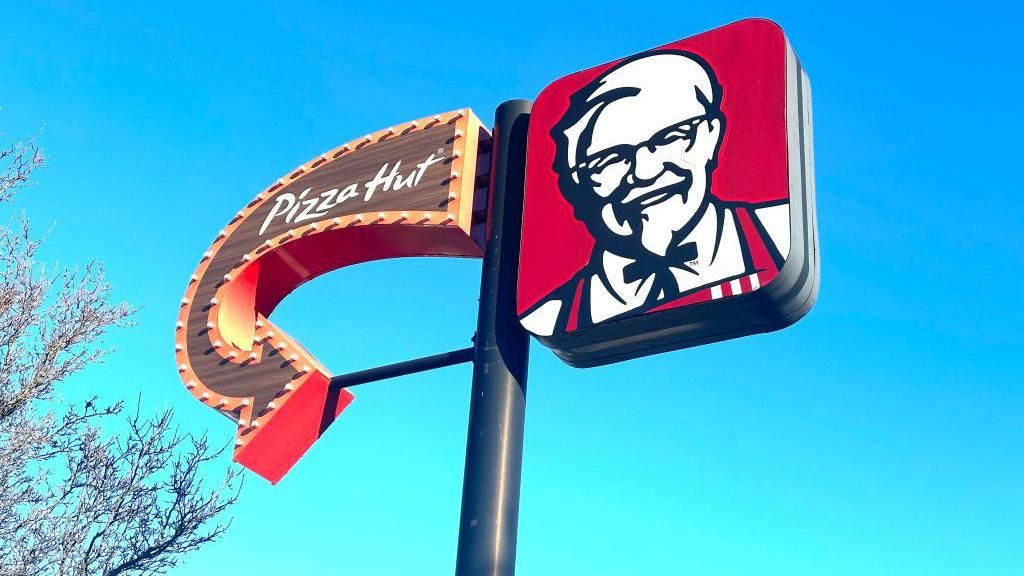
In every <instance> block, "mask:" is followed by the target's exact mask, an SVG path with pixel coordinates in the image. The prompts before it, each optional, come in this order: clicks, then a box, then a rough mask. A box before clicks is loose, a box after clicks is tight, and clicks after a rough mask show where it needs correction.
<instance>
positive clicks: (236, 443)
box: [235, 438, 245, 446]
mask: <svg viewBox="0 0 1024 576" xmlns="http://www.w3.org/2000/svg"><path fill="white" fill-rule="evenodd" d="M243 444H245V442H242V440H241V438H239V439H238V440H235V446H241V445H243Z"/></svg>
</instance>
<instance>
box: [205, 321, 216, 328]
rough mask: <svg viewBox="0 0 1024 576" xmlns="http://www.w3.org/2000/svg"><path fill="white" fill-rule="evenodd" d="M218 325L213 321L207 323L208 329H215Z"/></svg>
mask: <svg viewBox="0 0 1024 576" xmlns="http://www.w3.org/2000/svg"><path fill="white" fill-rule="evenodd" d="M216 326H217V325H216V324H214V323H213V322H207V323H206V328H207V329H208V330H213V329H214V328H215V327H216Z"/></svg>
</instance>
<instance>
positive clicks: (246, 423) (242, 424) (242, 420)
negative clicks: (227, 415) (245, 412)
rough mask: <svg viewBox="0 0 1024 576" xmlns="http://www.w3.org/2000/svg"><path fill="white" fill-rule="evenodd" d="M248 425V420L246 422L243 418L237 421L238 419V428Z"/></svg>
mask: <svg viewBox="0 0 1024 576" xmlns="http://www.w3.org/2000/svg"><path fill="white" fill-rule="evenodd" d="M248 424H249V421H248V420H246V419H245V418H239V419H238V425H239V426H246V425H248Z"/></svg>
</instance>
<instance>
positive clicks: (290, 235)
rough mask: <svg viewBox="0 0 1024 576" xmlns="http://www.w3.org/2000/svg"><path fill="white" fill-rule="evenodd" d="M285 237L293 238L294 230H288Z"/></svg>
mask: <svg viewBox="0 0 1024 576" xmlns="http://www.w3.org/2000/svg"><path fill="white" fill-rule="evenodd" d="M287 236H288V237H289V238H294V237H295V230H289V231H288V234H287Z"/></svg>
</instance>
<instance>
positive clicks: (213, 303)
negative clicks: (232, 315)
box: [210, 298, 220, 306]
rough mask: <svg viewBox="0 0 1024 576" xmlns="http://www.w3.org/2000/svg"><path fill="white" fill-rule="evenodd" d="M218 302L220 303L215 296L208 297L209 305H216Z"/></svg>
mask: <svg viewBox="0 0 1024 576" xmlns="http://www.w3.org/2000/svg"><path fill="white" fill-rule="evenodd" d="M219 303H220V301H219V300H217V299H216V298H210V305H211V306H216V305H217V304H219Z"/></svg>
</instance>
